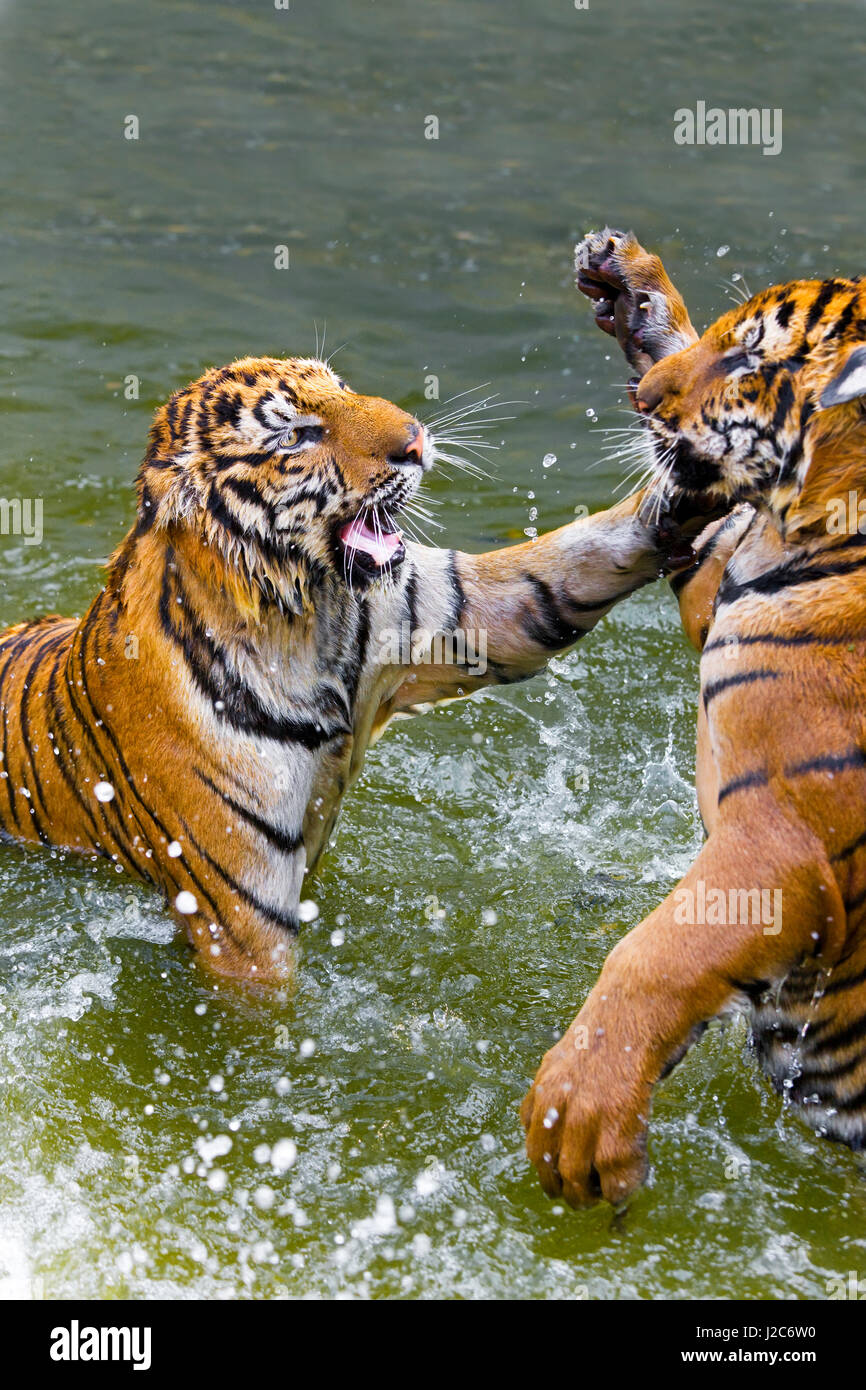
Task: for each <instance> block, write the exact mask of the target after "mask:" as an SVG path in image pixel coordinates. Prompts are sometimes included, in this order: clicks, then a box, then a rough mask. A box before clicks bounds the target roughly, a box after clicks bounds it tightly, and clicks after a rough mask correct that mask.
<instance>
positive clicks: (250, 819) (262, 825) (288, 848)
mask: <svg viewBox="0 0 866 1390" xmlns="http://www.w3.org/2000/svg"><path fill="white" fill-rule="evenodd" d="M193 772H194V773H195V775H196V776H197V777H198V778H199V779H200V780H201V781H202V782H204V784H205V786H206V787H209V788H210V790H211V791H212V792H215V793H216V795H217V796H218V797H219V798H220V800H221V801H223V802H224V803H225V805H226V806H230V807H231V809H232V810H233V811H234V813H235V815H237V816H240V818H241V820H244V821H246V822H247V824H249V825H251V826H252V827H253V828H254V829H255V830H257V831H258V832H259V834H260V835H263V836H264V838H265V839H266V840H267V841H268V842H269V843H270V844H272V845H273V846H274V848H275V849H278V850H279V851H280V853H281V854H295V853H296V852H297V850H299V849H300V847H301V845H302V844H303V843H304V841H303V836H302V835H301V834H300V832H298V833H296V834H294V835H291V834H289V832H288V831H286V830H281V829H280V827H279V826H277V825H271V824H270V822H269V821H266V820H262V818H261V816H257V815H256V814H255V812H254V811H250V810H249V809H248V808H247V807H246V806H242V805H241V803H240V802H239V801H235V799H234V797H232V796H229V794H228V792H224V791H223V790H222V789H221V788H220V787H218V786H217V784H216V782H214V781H212V780H211V778H210V777H208V776H207V774H206V773H204V772H202V771H201V770H200V769H199V768H197V767H194V768H193Z"/></svg>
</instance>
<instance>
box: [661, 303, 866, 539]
mask: <svg viewBox="0 0 866 1390" xmlns="http://www.w3.org/2000/svg"><path fill="white" fill-rule="evenodd" d="M864 398H866V285H861V284H860V283H859V282H858V281H856V280H825V281H816V280H799V281H794V282H792V283H791V284H787V285H778V286H775V287H773V288H772V289H768V290H764V291H763V292H762V293H761V294H757V295H755V296H754V298H752V299H750V300H748V302H746V303H744V304H742V305H740V306H738V307H737V308H736V309H733V310H731V311H730V312H729V313H727V314H725V315H723V317H722V318H720V319H719V320H718V321H717V322H716V323H714V324H713V325H712V326H711V327H710V328H709V329H707V331H706V332H705V333H704V335H703V337H702V338H700V339H699V340H698V341H697V342H696V343H693V344H692V345H691V346H689V347H686V348H683V349H681V350H680V351H678V352H675V353H673V354H671V355H670V356H669V357H664V358H662V359H661V360H660V361H659V362H657V363H655V365H654V366H652V367H651V368H650V370H649V371H648V372H647V373H646V375H645V376H644V377H643V379H642V380H641V382H640V384H639V386H638V387H637V391H636V397H635V403H636V406H637V409H638V411H639V412H640V413H641V414H642V416H643V417H644V419H645V421H646V422H647V423H648V425H649V427H650V430H651V432H652V437H653V444H654V451H655V457H656V470H657V473H658V475H659V477H660V479H661V485H662V486H664V487H667V486H670V488H672V489H673V490H674V491H677V492H681V493H685V494H686V495H692V496H694V495H695V494H702V495H703V496H704V498H706V499H707V500H710V501H714V502H716V503H718V502H721V503H725V504H727V503H730V502H744V501H746V502H751V503H753V504H755V505H758V506H761V507H764V508H766V509H767V510H768V511H769V512H771V513H772V514H773V515H774V516H775V517H776V518H777V520H778V521H779V524H780V526H781V529H782V530H783V532H784V531H785V530H786V529H796V528H797V527H799V526H802V525H807V524H810V523H811V522H812V521H814V519H815V518H816V517H817V516H818V515H819V514H820V512H821V510H822V507H823V503H824V499H825V498H826V497H827V496H829V495H831V494H832V493H833V492H834V491H835V490H838V489H840V488H845V487H847V486H848V485H849V484H850V482H851V477H852V473H856V474H857V475H858V476H859V475H862V471H863V460H864V458H866V414H864V409H863V401H864Z"/></svg>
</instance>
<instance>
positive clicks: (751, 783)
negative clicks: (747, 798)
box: [718, 772, 769, 806]
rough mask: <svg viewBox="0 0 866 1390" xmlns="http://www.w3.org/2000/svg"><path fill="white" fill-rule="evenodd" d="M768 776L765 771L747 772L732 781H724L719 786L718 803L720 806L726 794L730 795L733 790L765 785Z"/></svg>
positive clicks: (739, 790) (744, 789)
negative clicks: (722, 784)
mask: <svg viewBox="0 0 866 1390" xmlns="http://www.w3.org/2000/svg"><path fill="white" fill-rule="evenodd" d="M768 781H769V778H768V777H767V774H766V772H747V773H746V774H745V776H743V777H737V778H736V779H735V780H734V781H733V782H726V783H725V785H724V786H723V787H720V788H719V800H718V804H719V805H720V806H721V804H722V802H723V801H724V799H725V797H726V796H732V795H733V793H734V792H742V791H747V790H748V788H749V787H766V786H767V783H768Z"/></svg>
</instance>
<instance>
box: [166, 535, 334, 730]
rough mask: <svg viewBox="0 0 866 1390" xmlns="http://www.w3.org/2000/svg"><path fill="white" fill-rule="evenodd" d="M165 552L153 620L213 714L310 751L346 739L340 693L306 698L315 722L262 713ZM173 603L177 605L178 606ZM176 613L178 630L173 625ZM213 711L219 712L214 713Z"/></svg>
mask: <svg viewBox="0 0 866 1390" xmlns="http://www.w3.org/2000/svg"><path fill="white" fill-rule="evenodd" d="M174 565H175V560H174V552H173V550H172V548H171V547H168V549H167V550H166V558H165V565H164V568H163V578H162V590H161V593H160V600H159V615H160V621H161V623H162V629H163V632H164V633H165V635H166V637H168V638H170V639H171V640H172V641H173V642H174V643H176V645H177V646H178V647H180V649H181V651H182V652H183V654H184V657H185V659H186V662H187V665H188V667H189V670H190V673H191V675H192V677H193V679H194V681H195V683H196V685H197V686H198V688H199V690H200V691H201V693H202V695H204V696H205V698H206V699H207V700H209V701H210V702H211V704H212V705H213V706H214V714H215V716H216V717H217V718H218V719H221V720H222V719H224V720H225V721H226V723H227V724H229V725H231V727H232V728H233V729H236V730H238V731H239V732H242V733H244V734H249V735H255V736H257V737H259V738H270V739H274V740H276V741H277V742H280V743H298V744H300V745H301V747H303V748H307V749H309V750H310V751H315V750H316V749H318V748H321V747H322V746H323V745H324V744H327V743H331V742H333V740H334V739H336V738H342V737H344V736H345V735H346V734H349V733H351V718H350V715H349V711H348V709H347V706H346V702H345V700H344V698H343V696H342V693H341V692H339V691H337V690H335V689H334V687H333V686H329V685H327V684H326V683H324V682H323V683H322V684H321V685H320V686H317V687H316V689H315V691H314V692H312V693H311V695H310V700H311V703H313V705H314V706H315V707H316V708H319V707H321V713H320V716H319V718H317V719H311V718H304V717H303V716H301V715H295V714H289V713H285V714H275V713H273V712H272V711H271V710H269V709H266V708H265V706H264V705H263V704H262V703H261V701H260V699H259V697H258V696H257V695H256V693H255V692H254V691H253V690H252V689H250V687H249V686H248V685H246V684H245V683H244V682H243V681H242V680H241V678H240V676H239V675H238V673H237V672H236V671H234V670H232V669H230V668H229V667H228V665H227V663H226V658H225V653H224V652H223V651H222V650H221V649H220V648H219V647H218V646H217V644H216V642H215V641H214V639H213V638H212V637H210V636H209V635H208V632H207V629H206V628H205V626H204V624H203V623H202V622H201V621H200V620H199V618H198V617H197V616H196V614H195V613H193V611H192V609H191V607H190V605H189V603H188V601H187V599H186V595H185V593H184V591H183V588H182V586H181V582H180V578H179V576H178V575H177V573H174V576H173V585H174V593H173V594H172V573H173V570H174ZM173 599H174V600H177V599H180V600H181V602H180V605H178V604H177V602H173ZM179 607H180V609H181V610H182V617H181V624H182V625H181V626H179V625H178V624H177V623H176V622H175V620H174V614H175V612H177V611H178V608H179ZM217 705H221V706H222V707H221V708H219V709H217Z"/></svg>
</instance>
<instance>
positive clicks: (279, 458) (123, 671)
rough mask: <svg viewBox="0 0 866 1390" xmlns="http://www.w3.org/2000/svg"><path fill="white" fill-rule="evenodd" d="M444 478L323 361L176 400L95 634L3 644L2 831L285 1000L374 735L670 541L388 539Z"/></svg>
mask: <svg viewBox="0 0 866 1390" xmlns="http://www.w3.org/2000/svg"><path fill="white" fill-rule="evenodd" d="M446 415H447V416H452V412H450V411H448V412H446ZM447 428H448V429H450V430H451V435H452V436H453V435H454V433H455V431H454V429H453V416H452V419H451V423H450V424H449V425H448V426H447ZM444 432H445V431H444V430H443V434H444ZM456 433H457V434H458V435H459V433H460V432H459V431H456ZM439 455H442V456H445V457H451V455H450V454H448V453H447V446H446V444H445V443H444V442H443V439H442V438H437V436H435V435H434V434H432V433H431V431H430V430H428V429H427V428H425V426H423V425H422V424H420V423H419V422H418V421H417V420H416V419H414V418H413V416H411V415H409V414H407V413H406V412H405V411H403V410H401V409H399V408H398V407H397V406H396V405H392V404H391V403H390V402H388V401H385V400H380V399H377V398H375V397H370V396H364V395H360V394H357V393H356V392H354V391H352V390H350V389H349V387H348V386H347V385H346V383H345V382H344V381H342V380H341V379H340V378H339V377H338V376H337V375H336V374H335V373H334V372H333V370H332V369H331V368H330V366H328V365H327V364H326V363H324V362H322V361H318V360H316V359H306V358H292V359H286V360H280V359H274V358H249V357H248V358H244V359H242V360H240V361H237V362H234V363H233V364H231V365H230V366H227V367H222V368H220V369H218V370H216V369H215V370H211V371H208V372H206V373H205V375H204V376H202V377H201V378H200V379H199V380H198V381H195V382H194V383H192V384H191V385H190V386H187V387H185V388H184V389H182V390H179V391H177V392H176V393H175V394H174V395H173V396H172V397H171V399H170V400H169V401H168V402H167V404H165V405H164V406H163V407H162V408H161V409H160V410H159V411H158V412H157V414H156V417H155V421H154V424H153V427H152V429H151V432H150V440H149V446H148V449H147V452H146V455H145V457H144V460H143V463H142V465H141V468H140V471H139V474H138V509H137V516H136V520H135V524H134V525H133V527H132V529H131V530H130V531H129V533H128V535H127V536H126V538H125V540H124V541H123V542H122V544H121V545H120V546H119V548H118V549H117V550H116V552H115V553H114V555H113V556H112V557H111V560H110V562H109V564H108V577H107V582H106V584H105V587H104V588H103V589H102V591H101V592H100V593H99V594H98V595H97V597H96V598H95V600H94V601H93V603H92V605H91V606H90V608H89V609H88V611H87V613H86V614H85V615H84V617H83V618H82V619H81V620H80V621H76V620H75V619H72V618H60V617H47V618H42V619H40V620H38V621H35V622H26V623H19V624H18V625H17V626H15V627H12V628H10V629H8V631H6V632H5V633H4V634H2V636H0V712H2V750H0V763H2V771H0V780H2V783H3V785H2V786H0V833H3V834H4V835H5V836H6V837H8V838H11V839H13V840H16V841H24V842H27V843H32V844H42V845H54V846H62V847H65V848H66V849H69V850H74V851H77V852H78V853H80V854H84V855H90V856H105V857H107V858H108V859H110V860H112V861H113V862H114V864H115V865H116V866H117V867H118V869H119V870H126V871H127V872H128V873H130V874H132V875H134V876H135V877H136V878H138V879H143V880H144V881H145V882H146V883H149V884H152V885H153V886H154V887H155V888H156V889H158V890H160V891H161V892H162V893H163V894H164V895H165V897H166V898H167V899H168V901H169V903H170V904H171V907H172V910H173V912H174V914H175V916H176V917H177V919H178V921H179V922H180V923H181V924H182V925H183V927H184V928H185V930H186V933H187V935H188V938H189V940H190V942H191V943H192V945H193V946H194V947H195V948H196V950H197V951H198V952H199V954H200V957H201V959H202V960H203V961H205V962H206V963H208V964H210V965H211V966H213V968H214V969H216V970H217V971H220V972H223V973H225V974H230V975H234V976H239V977H242V978H246V979H251V978H254V979H257V980H265V981H276V980H280V979H284V978H286V976H287V974H290V972H291V968H292V960H293V954H294V952H293V942H294V939H295V936H296V933H297V931H298V918H299V903H300V901H301V893H302V885H303V880H304V876H305V873H307V872H308V871H309V870H310V869H312V867H313V866H314V865H315V864H316V862H317V860H318V859H319V856H320V855H321V853H322V851H323V849H324V848H325V845H326V844H327V841H328V837H329V835H330V832H331V829H332V827H333V825H334V821H335V819H336V816H337V813H338V810H339V808H340V804H341V800H342V798H343V795H344V793H345V792H346V790H347V788H348V787H349V786H350V785H351V783H352V782H353V781H354V780H355V778H356V777H357V776H358V773H359V772H360V770H361V765H362V763H363V759H364V754H365V751H366V749H367V747H368V745H369V744H370V741H371V739H373V738H374V737H375V736H376V735H378V734H379V733H380V732H381V731H382V729H383V728H384V727H385V725H386V724H387V723H388V721H389V719H390V718H391V717H392V716H394V715H396V714H401V713H402V714H408V713H413V712H415V711H416V710H417V709H419V708H420V707H422V706H426V705H429V704H431V703H434V702H435V701H437V700H443V699H451V698H454V697H456V696H459V695H464V694H469V693H471V692H472V691H473V690H477V689H480V688H481V687H483V686H486V685H491V684H497V683H503V682H509V681H517V680H523V679H524V678H525V677H527V676H530V675H531V674H532V673H533V672H535V671H538V670H539V669H540V668H541V667H542V666H543V665H544V663H545V662H546V661H547V659H548V658H549V656H550V655H551V654H552V653H554V652H561V651H563V650H565V649H567V648H569V647H571V646H572V645H573V644H574V643H575V642H576V641H577V640H578V639H579V638H580V637H582V636H583V634H584V633H585V632H587V631H589V629H590V628H591V627H593V626H594V625H595V623H597V622H598V621H599V619H600V618H601V617H602V616H603V615H604V614H605V613H606V612H607V611H608V610H609V609H610V607H611V606H612V604H614V603H616V602H617V601H618V600H619V599H621V598H623V597H624V596H625V595H627V594H630V593H633V592H634V591H635V590H636V589H638V588H640V587H641V586H642V585H643V584H646V583H648V582H649V581H650V580H652V579H654V578H655V577H656V576H657V575H658V574H659V573H660V571H661V569H662V566H663V564H664V562H665V555H666V554H673V551H674V549H675V547H676V544H677V543H678V542H677V541H676V540H674V541H671V538H670V534H669V535H668V536H667V538H666V539H664V538H662V537H661V536H660V533H659V531H658V529H657V528H654V527H653V526H651V525H649V524H648V523H647V522H645V521H644V520H643V519H642V517H641V515H640V514H639V513H640V502H639V499H635V498H632V499H629V500H627V501H626V502H624V503H621V504H620V505H618V506H616V507H614V508H613V509H612V510H610V511H607V512H602V513H600V514H596V515H594V516H590V517H586V518H582V519H580V520H577V521H574V522H572V523H571V524H569V525H567V526H565V527H562V528H561V529H560V530H558V531H554V532H552V533H551V534H549V535H546V536H544V537H542V538H540V539H537V540H534V541H527V542H526V543H525V544H519V545H516V546H513V547H508V548H506V549H504V550H499V551H493V552H491V553H488V554H483V555H469V554H460V553H458V552H456V551H453V550H448V549H437V548H435V547H433V546H427V545H421V544H417V543H415V542H414V541H410V540H408V539H405V538H404V536H403V534H402V532H401V530H400V529H399V528H398V517H399V516H400V514H401V511H402V510H403V509H405V508H406V507H408V506H411V505H412V503H411V499H412V497H413V495H414V494H415V493H416V492H417V489H418V487H419V484H420V482H421V479H422V477H423V475H424V474H425V472H426V471H427V470H428V469H429V468H430V467H431V466H432V464H433V462H434V460H435V459H436V457H437V456H439ZM663 552H664V553H663ZM401 633H406V634H408V635H409V638H410V644H411V645H410V646H409V648H408V650H407V644H405V643H401V642H398V643H395V642H394V640H393V639H394V635H395V634H401ZM443 634H444V635H448V634H450V635H451V637H452V638H453V639H455V640H454V644H453V650H452V649H446V646H445V645H443V643H441V642H440V643H439V645H437V638H441V637H442V636H443ZM476 634H482V635H483V636H484V638H485V643H486V646H485V660H484V662H483V663H482V662H481V661H478V660H477V659H475V657H477V652H473V651H472V650H471V641H472V640H473V639H474V640H475V642H476V644H477V645H479V646H480V643H479V642H478V638H477V636H476ZM460 637H462V638H463V639H464V641H463V644H462V646H461V644H460V642H458V641H457V640H456V639H457V638H460Z"/></svg>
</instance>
